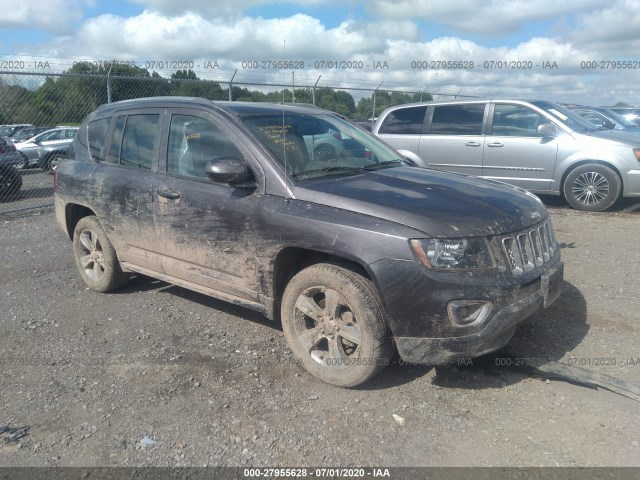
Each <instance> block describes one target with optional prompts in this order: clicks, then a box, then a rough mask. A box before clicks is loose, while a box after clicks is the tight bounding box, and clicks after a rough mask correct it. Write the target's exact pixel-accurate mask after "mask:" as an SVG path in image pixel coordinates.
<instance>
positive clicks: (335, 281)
mask: <svg viewBox="0 0 640 480" xmlns="http://www.w3.org/2000/svg"><path fill="white" fill-rule="evenodd" d="M281 318H282V328H283V330H284V334H285V338H286V339H287V343H288V344H289V347H290V348H291V350H292V352H293V354H294V355H295V357H296V358H298V359H299V360H300V361H301V362H302V364H303V366H304V368H305V369H306V370H307V371H308V372H309V373H311V374H312V375H313V376H315V377H317V378H319V379H320V380H322V381H324V382H327V383H330V384H332V385H337V386H340V387H354V386H356V385H360V384H361V383H364V382H366V381H367V380H369V379H370V378H372V377H373V376H374V375H376V374H377V373H378V372H380V371H381V370H382V369H383V368H384V367H385V366H386V365H388V363H389V361H390V359H391V356H392V353H393V349H392V346H391V335H390V332H389V328H388V326H387V322H386V319H385V314H384V310H383V308H382V305H381V302H380V298H379V296H378V293H377V291H376V290H375V288H374V286H373V284H372V283H371V281H370V280H368V279H366V278H364V277H363V276H361V275H359V274H357V273H354V272H352V271H351V270H348V269H346V268H343V267H339V266H336V265H332V264H316V265H312V266H310V267H307V268H305V269H304V270H302V271H300V272H299V273H298V274H296V275H295V276H294V277H293V278H292V279H291V281H290V282H289V284H288V285H287V287H286V289H285V292H284V295H283V297H282V307H281Z"/></svg>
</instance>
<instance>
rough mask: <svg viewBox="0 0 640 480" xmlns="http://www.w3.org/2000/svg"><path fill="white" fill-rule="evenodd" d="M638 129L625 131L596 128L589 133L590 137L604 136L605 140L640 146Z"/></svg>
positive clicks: (639, 131) (639, 130)
mask: <svg viewBox="0 0 640 480" xmlns="http://www.w3.org/2000/svg"><path fill="white" fill-rule="evenodd" d="M638 133H640V129H638V131H629V132H625V131H624V130H598V131H597V132H593V133H590V135H591V136H592V137H598V138H606V139H607V140H615V141H616V142H621V143H626V144H629V145H632V146H634V147H638V146H640V135H638Z"/></svg>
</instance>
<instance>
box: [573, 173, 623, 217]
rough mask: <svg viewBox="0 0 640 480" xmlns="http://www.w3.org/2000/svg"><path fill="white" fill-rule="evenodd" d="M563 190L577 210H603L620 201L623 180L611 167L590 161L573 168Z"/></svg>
mask: <svg viewBox="0 0 640 480" xmlns="http://www.w3.org/2000/svg"><path fill="white" fill-rule="evenodd" d="M562 190H563V193H564V197H565V199H566V200H567V202H568V203H569V205H571V206H572V207H573V208H575V209H576V210H582V211H586V212H602V211H603V210H606V209H607V208H609V207H611V206H612V205H613V204H614V203H616V202H617V201H618V198H619V197H620V193H621V191H622V181H621V180H620V177H619V176H618V174H617V173H616V172H615V171H613V170H612V169H611V168H609V167H607V166H605V165H600V164H596V163H590V164H587V165H580V166H579V167H576V168H574V169H573V170H571V171H570V172H569V175H567V178H566V179H565V181H564V185H563V188H562Z"/></svg>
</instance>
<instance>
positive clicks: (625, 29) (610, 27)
mask: <svg viewBox="0 0 640 480" xmlns="http://www.w3.org/2000/svg"><path fill="white" fill-rule="evenodd" d="M639 28H640V1H638V0H619V1H617V2H614V3H612V4H608V5H607V7H606V8H602V9H599V10H596V11H592V12H589V13H584V14H581V15H580V16H579V17H578V25H577V27H576V29H575V30H574V31H573V32H572V33H571V35H569V37H568V38H569V39H570V40H571V41H572V42H574V43H575V44H580V45H585V46H588V47H591V48H592V49H593V50H595V51H596V52H597V53H598V54H600V56H601V57H602V59H606V60H613V59H618V58H620V57H621V56H623V55H628V56H634V57H635V58H636V59H637V55H638V52H640V34H639V33H638V29H639Z"/></svg>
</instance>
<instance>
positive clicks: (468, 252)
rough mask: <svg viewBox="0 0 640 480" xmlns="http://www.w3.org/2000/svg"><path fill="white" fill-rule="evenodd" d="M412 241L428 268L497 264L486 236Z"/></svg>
mask: <svg viewBox="0 0 640 480" xmlns="http://www.w3.org/2000/svg"><path fill="white" fill-rule="evenodd" d="M410 243H411V249H412V250H413V252H414V253H415V255H416V257H417V258H418V260H420V262H421V263H422V264H423V265H424V266H425V267H427V268H431V269H444V270H459V269H478V268H491V267H493V266H494V265H495V264H494V261H493V257H492V256H491V252H490V251H489V245H488V244H487V241H486V240H485V239H484V238H456V239H435V238H432V239H413V240H411V241H410Z"/></svg>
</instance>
